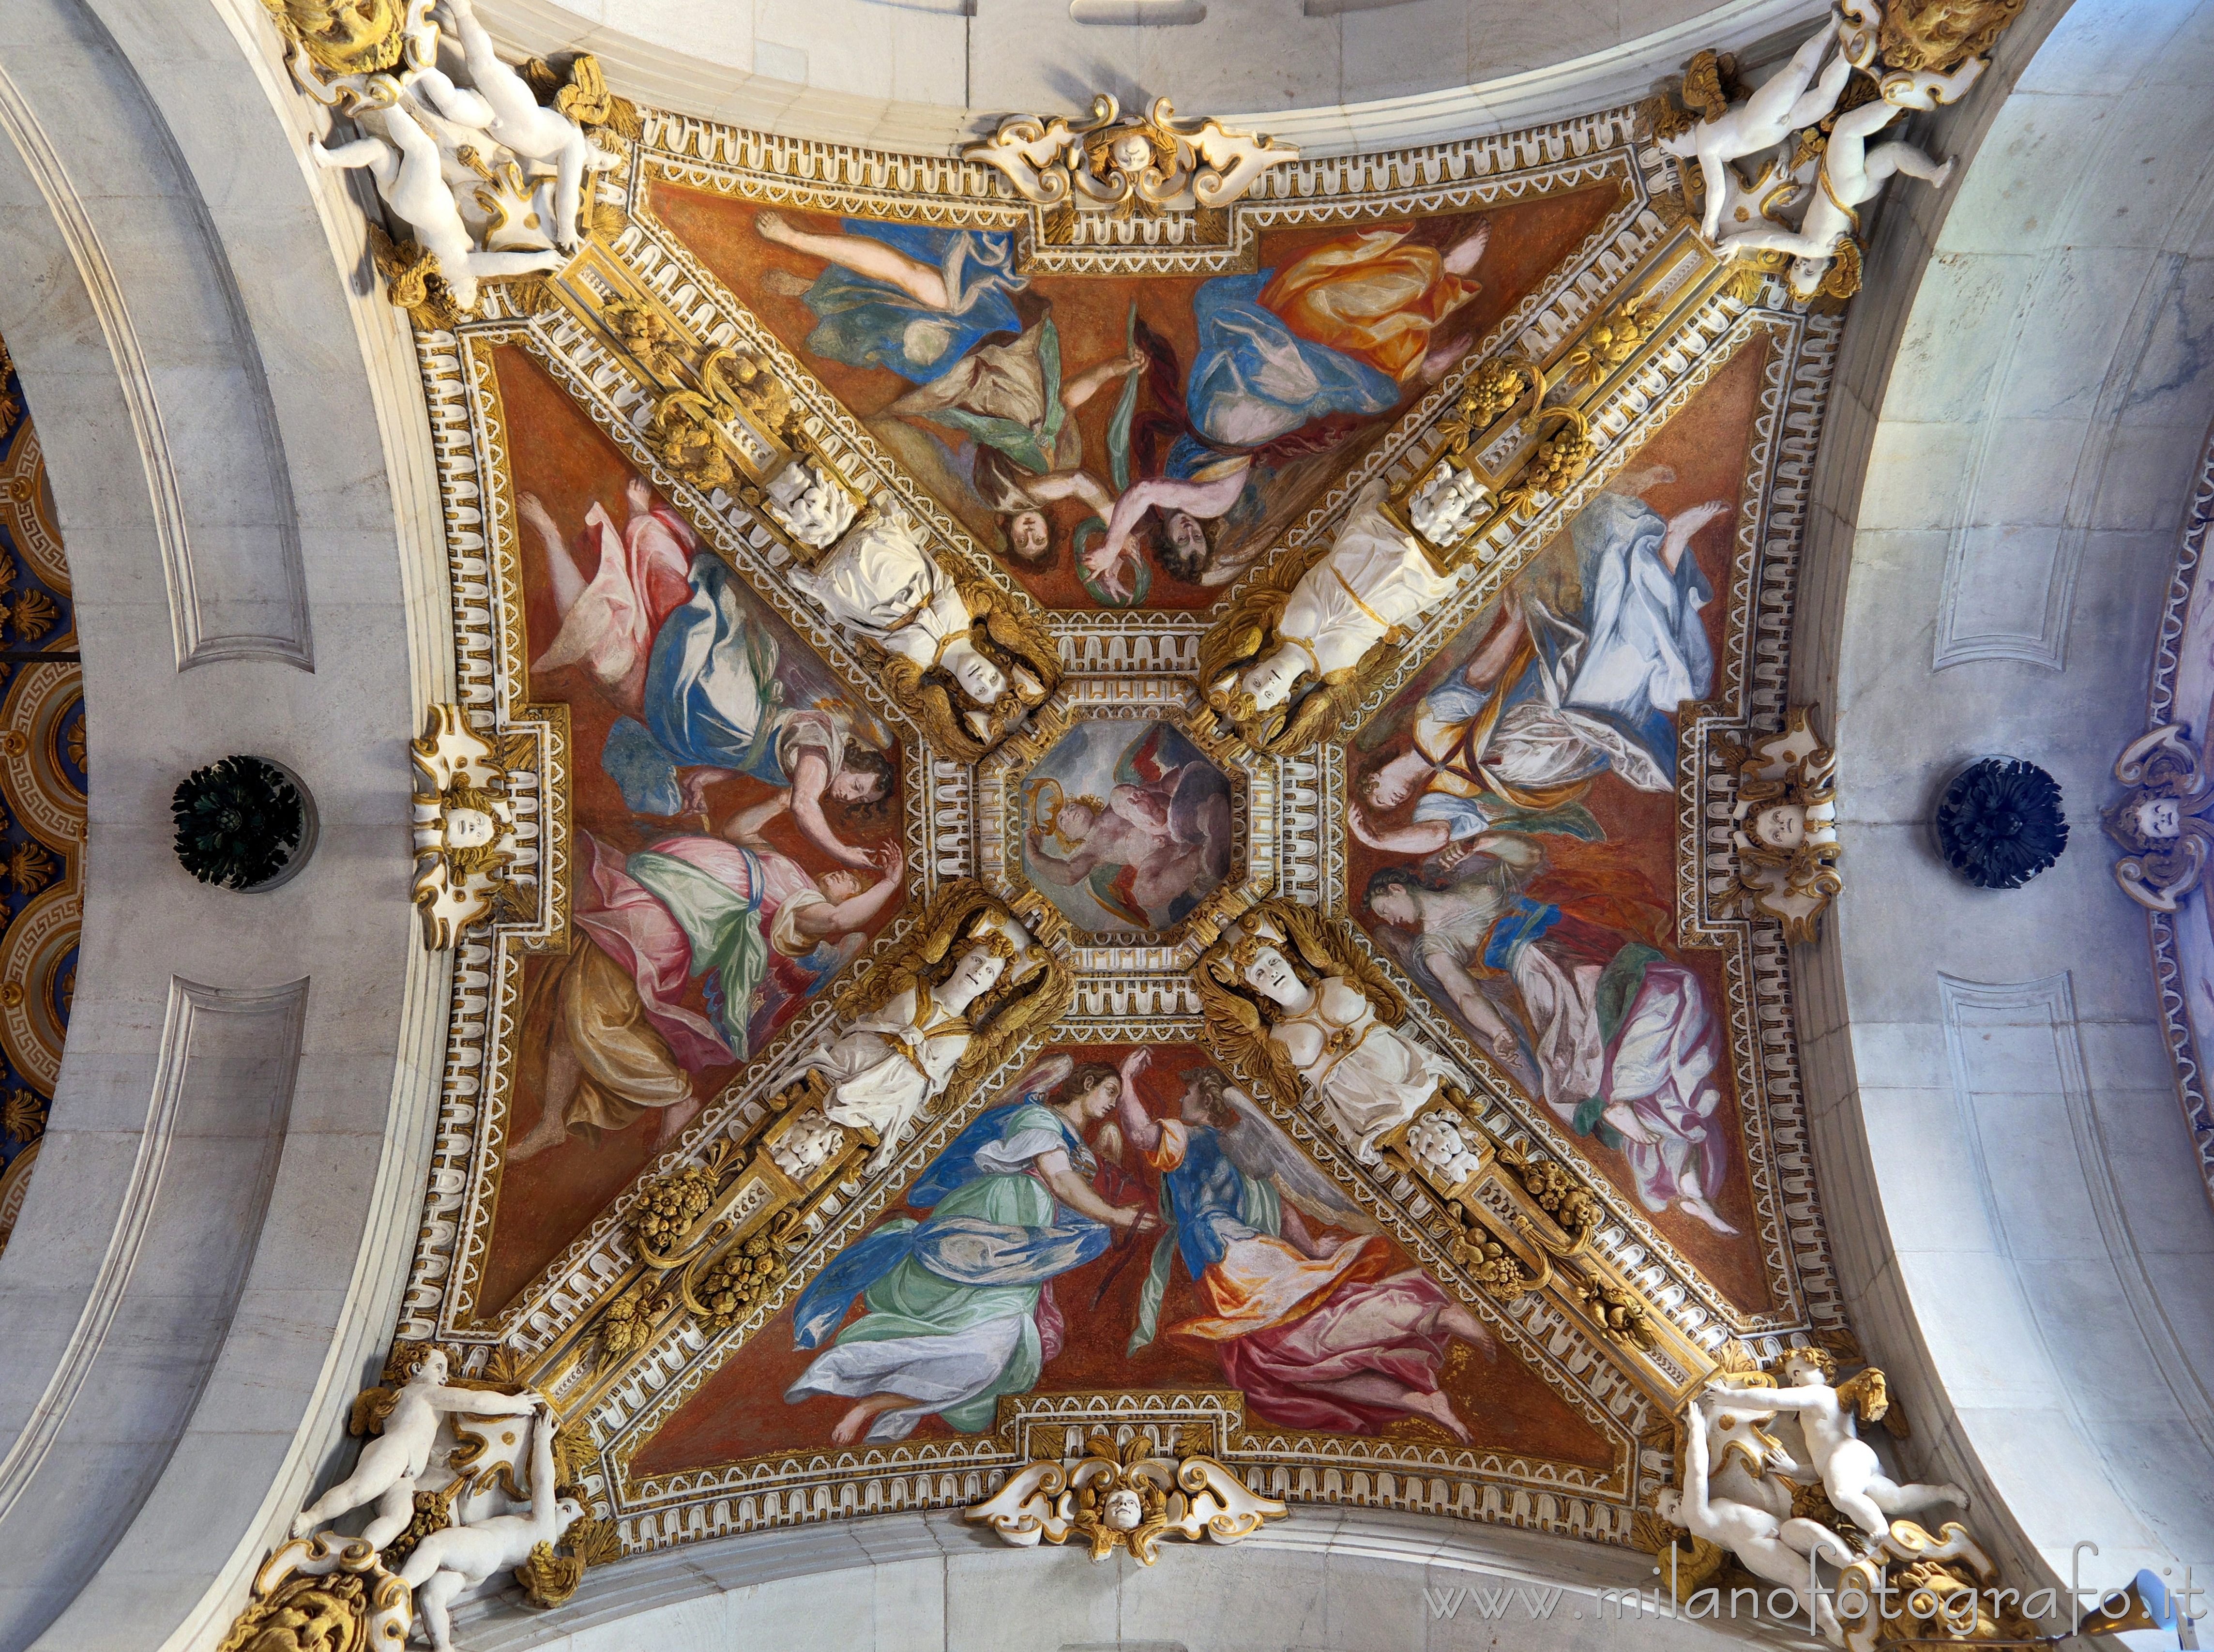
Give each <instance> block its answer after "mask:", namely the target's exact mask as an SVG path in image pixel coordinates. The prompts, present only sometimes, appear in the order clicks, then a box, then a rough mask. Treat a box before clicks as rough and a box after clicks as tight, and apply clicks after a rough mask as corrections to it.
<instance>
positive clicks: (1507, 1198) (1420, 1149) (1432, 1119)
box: [1378, 1083, 1679, 1358]
mask: <svg viewBox="0 0 2214 1652" xmlns="http://www.w3.org/2000/svg"><path fill="white" fill-rule="evenodd" d="M1471 1114H1472V1109H1471V1104H1470V1100H1469V1097H1468V1094H1467V1092H1465V1091H1464V1090H1462V1089H1461V1088H1460V1087H1459V1086H1458V1085H1455V1084H1452V1083H1446V1084H1442V1085H1440V1086H1439V1088H1438V1092H1437V1093H1436V1095H1435V1096H1434V1097H1433V1098H1431V1099H1430V1100H1429V1101H1428V1102H1425V1103H1423V1104H1422V1105H1421V1107H1420V1108H1419V1109H1418V1110H1417V1111H1416V1114H1415V1115H1414V1117H1412V1118H1411V1119H1410V1120H1409V1121H1408V1122H1407V1123H1404V1124H1401V1125H1399V1126H1397V1127H1395V1128H1394V1129H1391V1130H1388V1131H1386V1132H1385V1134H1384V1135H1382V1136H1381V1137H1379V1144H1378V1145H1379V1148H1380V1150H1381V1154H1382V1157H1383V1159H1384V1160H1385V1162H1386V1163H1387V1164H1390V1165H1391V1166H1394V1167H1395V1168H1397V1169H1398V1170H1400V1171H1401V1172H1404V1174H1406V1175H1407V1176H1408V1177H1409V1178H1410V1179H1411V1180H1412V1181H1414V1182H1415V1183H1416V1184H1418V1185H1420V1186H1423V1187H1426V1188H1427V1189H1428V1190H1429V1191H1430V1192H1431V1193H1433V1194H1434V1195H1435V1196H1437V1200H1438V1202H1439V1204H1440V1207H1441V1208H1442V1209H1443V1210H1444V1211H1445V1212H1446V1215H1447V1217H1448V1219H1449V1221H1450V1222H1451V1224H1452V1225H1451V1226H1449V1227H1446V1229H1445V1233H1444V1237H1445V1241H1446V1252H1447V1254H1448V1255H1450V1256H1451V1257H1452V1258H1453V1264H1454V1265H1455V1266H1456V1267H1457V1268H1459V1269H1460V1270H1462V1271H1463V1272H1465V1274H1466V1275H1467V1276H1468V1277H1469V1278H1470V1279H1471V1281H1472V1282H1474V1283H1476V1284H1477V1286H1479V1287H1481V1288H1483V1290H1484V1291H1485V1292H1486V1293H1487V1294H1489V1295H1491V1296H1494V1297H1496V1298H1498V1299H1499V1300H1502V1301H1507V1300H1514V1298H1516V1297H1520V1296H1526V1295H1528V1294H1531V1293H1532V1292H1534V1291H1550V1292H1552V1293H1553V1294H1554V1295H1555V1297H1556V1299H1557V1300H1559V1301H1561V1302H1562V1303H1563V1305H1564V1306H1573V1307H1574V1308H1575V1310H1576V1311H1577V1312H1579V1313H1580V1314H1581V1316H1582V1318H1583V1319H1585V1320H1586V1322H1587V1323H1588V1324H1589V1325H1592V1327H1593V1329H1594V1330H1595V1331H1598V1332H1599V1335H1600V1336H1602V1337H1605V1338H1606V1339H1607V1340H1608V1341H1609V1342H1611V1343H1615V1344H1617V1345H1618V1346H1620V1347H1623V1348H1624V1349H1630V1350H1632V1351H1634V1352H1636V1353H1638V1354H1644V1355H1652V1354H1655V1353H1656V1352H1659V1351H1661V1349H1662V1348H1663V1344H1664V1341H1667V1338H1666V1337H1664V1325H1665V1321H1663V1320H1662V1319H1661V1318H1660V1316H1658V1315H1656V1314H1655V1313H1654V1312H1653V1310H1652V1308H1651V1307H1650V1306H1648V1304H1647V1302H1646V1300H1645V1299H1644V1297H1643V1296H1642V1294H1639V1292H1638V1291H1637V1290H1636V1288H1635V1287H1634V1286H1633V1285H1632V1284H1631V1283H1630V1282H1629V1280H1628V1279H1627V1278H1626V1277H1624V1276H1623V1275H1621V1274H1620V1273H1618V1271H1617V1270H1615V1268H1614V1267H1613V1264H1612V1263H1610V1262H1608V1261H1607V1260H1606V1259H1605V1257H1601V1256H1600V1255H1599V1254H1598V1253H1597V1252H1596V1251H1594V1250H1593V1246H1592V1243H1591V1241H1592V1238H1593V1234H1594V1233H1596V1232H1597V1231H1598V1229H1599V1224H1600V1221H1601V1219H1602V1216H1603V1214H1604V1213H1603V1210H1602V1208H1601V1206H1600V1204H1599V1201H1598V1200H1597V1199H1596V1198H1594V1197H1593V1196H1592V1194H1591V1193H1590V1192H1589V1191H1588V1190H1586V1189H1585V1188H1584V1187H1583V1186H1582V1184H1581V1183H1579V1182H1578V1181H1577V1180H1576V1178H1575V1177H1574V1176H1572V1175H1570V1174H1569V1172H1568V1171H1567V1170H1566V1169H1565V1168H1564V1167H1563V1166H1561V1165H1559V1164H1557V1163H1556V1162H1554V1161H1552V1160H1550V1159H1534V1158H1532V1156H1531V1154H1530V1152H1529V1150H1528V1148H1527V1147H1525V1146H1523V1145H1522V1144H1520V1143H1519V1142H1508V1143H1501V1141H1498V1140H1497V1139H1496V1138H1495V1137H1494V1136H1493V1135H1492V1134H1491V1133H1490V1132H1489V1130H1487V1129H1484V1128H1483V1125H1482V1124H1480V1123H1477V1121H1476V1119H1475V1118H1474V1117H1472V1116H1471ZM1669 1352H1670V1357H1671V1358H1674V1357H1676V1355H1677V1353H1678V1352H1679V1350H1676V1349H1673V1348H1672V1349H1670V1350H1669Z"/></svg>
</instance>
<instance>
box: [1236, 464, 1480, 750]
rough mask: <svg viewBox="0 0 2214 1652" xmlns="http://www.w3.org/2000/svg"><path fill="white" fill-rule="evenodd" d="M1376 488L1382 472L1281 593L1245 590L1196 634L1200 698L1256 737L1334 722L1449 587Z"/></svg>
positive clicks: (1285, 737) (1274, 745)
mask: <svg viewBox="0 0 2214 1652" xmlns="http://www.w3.org/2000/svg"><path fill="white" fill-rule="evenodd" d="M1383 499H1384V486H1383V483H1382V481H1381V480H1378V481H1377V482H1376V483H1374V484H1373V485H1372V486H1370V487H1369V488H1368V489H1367V491H1366V492H1365V493H1363V494H1362V495H1361V498H1360V499H1358V500H1357V501H1355V505H1354V508H1353V511H1352V513H1351V514H1350V515H1349V517H1347V518H1346V520H1345V522H1344V523H1343V524H1342V526H1341V527H1340V528H1339V529H1338V532H1337V538H1336V541H1334V542H1333V543H1332V544H1331V546H1330V554H1328V555H1327V556H1325V557H1324V558H1323V560H1321V561H1319V562H1318V563H1316V564H1315V565H1314V566H1312V567H1311V568H1309V569H1307V571H1306V572H1305V573H1303V574H1301V575H1300V578H1299V582H1298V584H1294V586H1293V587H1292V589H1291V590H1290V591H1289V592H1288V593H1286V592H1285V591H1283V590H1281V588H1279V587H1271V586H1269V585H1263V586H1261V587H1260V588H1258V589H1257V590H1253V591H1251V592H1250V593H1249V594H1248V595H1247V596H1246V597H1244V598H1243V599H1242V600H1241V601H1239V602H1238V603H1237V604H1236V605H1235V606H1233V607H1232V609H1231V611H1230V613H1229V614H1228V615H1226V617H1225V618H1224V619H1223V620H1222V621H1221V622H1220V623H1219V624H1218V625H1217V626H1216V627H1214V629H1213V630H1212V631H1210V632H1208V634H1207V636H1206V638H1205V639H1203V640H1202V642H1201V644H1200V680H1201V681H1202V682H1203V683H1205V684H1206V686H1207V695H1208V703H1209V704H1210V705H1212V706H1214V707H1215V708H1216V709H1217V710H1218V711H1220V712H1221V713H1224V714H1225V715H1226V716H1227V717H1228V718H1229V719H1231V721H1232V722H1233V723H1235V724H1236V725H1238V732H1239V733H1240V734H1242V735H1244V736H1245V740H1246V743H1248V744H1250V745H1252V746H1254V747H1255V748H1256V749H1257V750H1266V751H1270V752H1287V751H1294V750H1299V749H1300V748H1301V747H1304V746H1307V745H1312V743H1314V742H1315V741H1317V740H1318V739H1320V738H1322V737H1323V736H1324V735H1325V734H1326V733H1328V732H1329V731H1330V730H1332V729H1334V728H1336V726H1337V725H1339V724H1340V723H1341V722H1342V721H1343V720H1344V719H1345V717H1346V716H1347V714H1348V713H1349V712H1350V711H1351V710H1352V709H1353V707H1354V706H1355V705H1356V704H1357V703H1358V702H1359V700H1360V697H1361V689H1360V686H1359V685H1360V682H1361V680H1362V679H1364V678H1367V677H1372V676H1374V675H1376V674H1377V673H1378V672H1379V671H1382V670H1386V669H1388V667H1389V665H1390V664H1391V660H1392V659H1393V658H1396V657H1397V650H1396V646H1395V645H1396V643H1397V640H1398V633H1399V628H1400V627H1403V626H1405V625H1409V624H1411V623H1412V622H1413V621H1415V620H1416V618H1417V617H1418V616H1419V615H1421V614H1422V611H1423V610H1424V609H1428V607H1429V606H1430V605H1431V604H1432V603H1435V602H1436V601H1437V600H1438V599H1439V598H1440V597H1443V596H1444V595H1445V594H1446V591H1447V590H1450V589H1451V588H1452V585H1453V578H1452V577H1451V576H1450V575H1447V574H1443V573H1440V572H1438V570H1437V568H1436V567H1435V566H1434V565H1433V564H1432V562H1431V561H1430V559H1429V556H1428V553H1426V552H1425V551H1424V550H1423V549H1422V548H1421V547H1420V546H1419V545H1417V544H1416V542H1415V540H1414V538H1413V537H1412V535H1410V534H1408V533H1407V531H1406V530H1405V529H1403V528H1401V527H1399V526H1398V524H1397V523H1394V522H1393V521H1392V520H1391V518H1390V517H1387V516H1385V514H1384V512H1383V511H1382V509H1381V506H1382V504H1383Z"/></svg>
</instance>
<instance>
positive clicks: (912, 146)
mask: <svg viewBox="0 0 2214 1652" xmlns="http://www.w3.org/2000/svg"><path fill="white" fill-rule="evenodd" d="M1345 9H1351V8H1345ZM1824 9H1825V8H1824V6H1823V5H1822V4H1820V0H1728V3H1725V4H1722V5H1720V6H1716V7H1714V8H1713V9H1709V10H1705V11H1702V12H1700V13H1699V14H1698V15H1696V16H1691V17H1688V18H1685V19H1684V20H1683V21H1679V22H1676V23H1673V24H1670V25H1668V26H1667V27H1665V28H1661V29H1657V30H1655V31H1654V32H1653V33H1651V34H1643V35H1640V36H1638V37H1637V38H1636V39H1634V40H1625V41H1624V42H1622V43H1620V44H1619V45H1616V46H1608V47H1605V48H1604V49H1602V50H1600V51H1598V52H1588V53H1586V54H1584V55H1581V56H1579V57H1576V58H1570V59H1569V60H1567V61H1564V62H1561V63H1556V64H1546V65H1545V66H1544V67H1542V68H1538V69H1532V70H1523V71H1520V72H1518V73H1514V74H1510V75H1502V76H1497V77H1495V78H1493V79H1490V80H1486V81H1483V82H1479V83H1473V84H1469V85H1461V86H1452V87H1447V88H1446V89H1442V90H1437V91H1429V92H1421V93H1416V94H1414V95H1408V96H1401V97H1389V98H1380V99H1375V100H1372V101H1362V102H1353V103H1335V104H1326V105H1323V106H1320V107H1308V108H1278V109H1270V110H1267V111H1262V112H1258V113H1222V114H1220V116H1219V117H1218V118H1219V119H1221V120H1222V122H1223V123H1224V124H1225V125H1230V126H1234V127H1237V128H1238V129H1239V130H1242V131H1253V132H1266V133H1267V134H1268V135H1269V136H1270V137H1272V138H1276V139H1278V140H1279V141H1281V142H1283V143H1286V144H1296V145H1297V146H1298V147H1299V148H1300V150H1301V152H1302V153H1304V154H1306V155H1307V156H1311V157H1317V158H1319V157H1322V156H1333V155H1349V154H1355V153H1362V152H1367V151H1369V150H1391V149H1398V148H1400V147H1403V146H1410V145H1415V144H1431V143H1440V142H1450V141H1452V140H1454V139H1459V138H1474V137H1483V136H1488V135H1490V134H1492V133H1495V132H1514V131H1519V130H1521V129H1522V128H1525V127H1529V126H1542V125H1549V124H1550V123H1552V122H1555V121H1559V120H1563V119H1569V118H1570V117H1572V116H1575V115H1579V114H1582V113H1586V112H1587V111H1588V110H1592V109H1596V108H1603V107H1607V106H1609V105H1611V104H1615V103H1621V102H1629V101H1636V99H1639V98H1642V97H1643V96H1645V95H1647V94H1648V92H1650V91H1651V90H1652V89H1653V84H1654V82H1655V81H1657V80H1658V79H1660V78H1661V77H1662V76H1667V75H1670V74H1673V73H1675V72H1677V71H1679V70H1680V69H1681V68H1682V66H1683V62H1684V59H1685V58H1689V57H1690V56H1691V54H1692V53H1693V52H1697V51H1698V50H1699V49H1700V48H1702V47H1704V46H1716V47H1719V48H1721V49H1722V50H1724V51H1729V50H1740V51H1741V50H1742V49H1743V48H1745V47H1747V46H1757V45H1759V44H1762V43H1764V42H1765V41H1766V40H1767V39H1768V37H1770V36H1771V35H1773V34H1777V33H1779V32H1781V31H1785V30H1792V29H1795V28H1799V27H1801V26H1804V25H1809V24H1812V23H1813V22H1814V21H1817V20H1818V19H1819V18H1820V16H1821V15H1822V14H1823V11H1824ZM478 11H479V13H480V15H482V16H483V18H484V20H485V23H486V27H487V28H490V29H491V30H492V34H493V35H494V36H495V37H496V38H497V39H498V40H500V41H501V43H502V44H503V45H505V46H510V47H511V48H512V49H514V50H516V51H517V52H528V53H531V54H535V55H543V54H545V53H547V52H555V51H564V50H578V51H587V52H595V53H596V54H597V55H598V56H599V58H601V61H602V66H603V67H605V68H606V69H607V70H608V72H609V79H610V81H611V83H613V84H614V85H615V88H616V89H617V90H619V91H621V92H622V93H624V94H625V95H628V96H631V97H634V98H637V99H639V100H640V101H644V102H646V103H651V104H653V105H656V106H657V107H664V108H670V109H681V110H682V111H684V112H686V113H690V114H696V115H702V116H706V117H710V118H712V119H719V120H727V121H730V122H731V123H733V124H734V125H742V126H745V127H748V128H749V129H751V130H754V131H758V132H780V133H784V134H787V135H791V136H795V137H807V138H824V139H828V140H831V141H841V142H853V143H867V144H872V145H873V146H876V147H879V148H888V149H894V150H905V151H908V152H910V153H925V154H928V153H939V152H944V153H946V154H951V153H954V152H956V151H957V150H958V149H959V147H960V146H961V145H962V144H963V143H966V142H969V140H971V139H974V138H979V137H982V136H983V135H984V134H985V133H987V132H990V131H991V130H992V129H993V128H994V126H995V125H997V124H998V123H999V120H1000V117H1001V116H1002V115H1003V114H1005V113H1008V112H1007V111H1005V110H996V109H982V108H964V107H958V106H956V105H951V104H945V103H934V102H927V101H921V102H918V101H901V100H895V99H877V98H870V97H863V96H859V95H853V94H849V93H841V92H834V91H826V90H823V89H820V88H816V87H810V86H807V85H803V84H799V83H794V82H792V81H791V80H779V79H776V78H775V77H774V76H771V75H768V74H765V73H755V72H754V71H755V69H756V68H757V66H759V65H760V64H761V63H762V62H763V60H764V59H763V58H762V57H761V55H760V53H759V47H758V46H755V52H754V53H753V54H752V55H749V56H745V57H743V58H742V57H741V56H740V55H739V54H738V53H737V52H736V51H735V50H734V49H733V50H728V51H725V52H722V53H721V54H720V55H718V52H717V47H718V46H719V45H721V44H722V43H721V42H719V41H717V40H712V39H708V38H698V39H696V40H695V43H694V46H693V47H692V49H691V51H690V52H688V53H683V54H680V53H677V52H672V51H671V50H670V48H669V47H667V46H660V45H657V44H655V43H653V42H651V41H649V40H644V39H641V38H639V36H637V35H633V34H626V33H624V32H623V31H621V30H620V29H618V28H610V27H609V26H607V25H606V24H604V23H602V22H600V21H597V18H598V15H599V13H598V9H597V8H595V9H593V11H591V12H590V13H587V12H586V11H584V9H582V8H581V7H578V8H577V9H572V8H571V7H570V6H568V5H566V4H563V3H561V0H481V3H480V5H479V7H478ZM1241 15H1242V14H1241ZM1310 15H1317V14H1313V13H1310ZM1330 15H1333V16H1334V15H1335V14H1334V13H1333V14H1330ZM1475 26H1477V27H1480V26H1482V25H1481V23H1480V22H1479V23H1478V24H1477V25H1475ZM1241 27H1244V25H1242V24H1241ZM1177 38H1180V37H1171V39H1177ZM1262 49H1263V50H1265V49H1266V47H1265V46H1263V47H1262ZM801 62H802V63H803V64H804V57H803V58H801ZM1056 72H1057V71H1056ZM1161 90H1163V91H1165V92H1167V93H1168V94H1169V95H1171V96H1177V95H1178V91H1177V87H1175V86H1174V85H1168V84H1165V85H1163V86H1162V87H1161ZM1179 102H1180V104H1181V102H1182V99H1181V98H1179ZM1183 113H1186V114H1196V113H1214V111H1212V110H1206V111H1202V110H1199V109H1196V108H1185V109H1184V110H1183Z"/></svg>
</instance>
